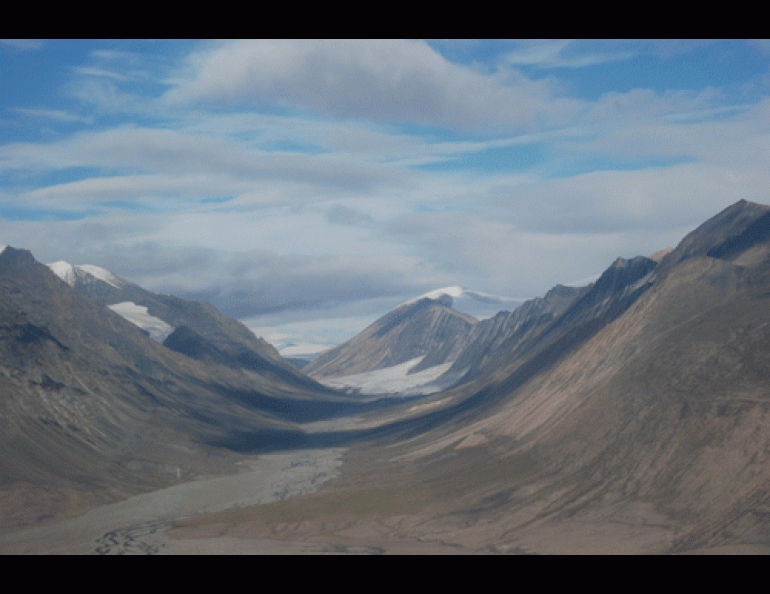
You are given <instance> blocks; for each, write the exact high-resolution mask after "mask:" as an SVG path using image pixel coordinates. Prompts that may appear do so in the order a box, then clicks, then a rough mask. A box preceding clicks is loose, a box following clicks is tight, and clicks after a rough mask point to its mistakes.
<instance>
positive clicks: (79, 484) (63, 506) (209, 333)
mask: <svg viewBox="0 0 770 594" xmlns="http://www.w3.org/2000/svg"><path fill="white" fill-rule="evenodd" d="M128 304H130V307H126V305H128ZM137 311H140V312H144V316H142V317H140V318H139V319H136V317H135V313H136V312H137ZM126 314H127V315H126ZM148 321H149V322H150V327H149V329H148V326H147V322H148ZM161 325H165V328H166V329H167V330H166V332H164V333H165V334H166V336H165V338H164V339H163V340H162V342H159V340H160V339H161V338H162V337H163V334H158V333H154V332H153V330H154V329H156V328H158V327H160V326H161ZM0 374H2V381H1V382H0V423H1V424H2V433H1V434H0V493H2V495H0V496H1V497H2V499H0V501H4V504H3V505H0V525H2V526H3V528H6V529H7V528H9V527H14V526H22V525H26V524H28V523H35V522H37V521H39V520H40V519H45V518H50V517H59V516H60V515H61V514H66V513H70V512H72V511H73V510H77V509H81V508H82V507H83V506H88V505H93V504H94V503H96V502H106V501H112V500H114V499H116V498H122V497H125V496H127V495H128V494H132V493H136V492H140V491H143V490H147V489H154V488H158V487H159V486H164V485H168V484H170V483H172V482H174V481H176V480H178V479H185V478H190V477H192V476H196V475H198V474H200V473H205V472H214V471H217V472H225V471H228V468H230V469H231V468H232V463H233V462H232V460H231V459H229V458H228V456H227V455H226V452H224V451H223V450H221V449H219V450H217V449H215V448H213V447H211V446H209V445H207V444H208V443H210V442H212V441H215V440H217V439H220V438H221V437H222V436H223V435H225V434H227V433H228V431H234V430H241V429H244V428H248V429H250V430H253V429H254V428H257V427H262V428H272V429H287V428H290V427H293V426H295V424H296V420H297V419H298V418H303V415H304V416H307V414H308V413H306V412H303V407H302V406H300V403H302V402H304V403H305V407H304V408H305V409H309V410H310V411H312V410H314V409H313V406H314V405H315V406H316V407H317V406H321V407H323V406H324V405H328V406H330V407H332V408H333V407H334V406H338V405H339V403H340V402H342V401H341V400H340V398H339V397H338V395H336V394H335V393H334V392H332V391H331V390H329V389H328V388H325V387H323V386H322V385H320V384H318V383H316V382H315V381H313V380H311V379H310V378H308V377H307V376H305V375H304V374H301V373H299V372H298V371H297V370H296V368H294V367H293V366H292V365H291V364H290V363H288V362H286V361H285V360H283V359H282V358H281V357H280V355H279V354H278V353H277V351H276V350H275V349H274V348H273V347H272V346H270V345H269V344H267V343H266V342H265V341H263V340H261V339H259V338H257V337H255V336H254V335H253V334H252V333H251V332H250V331H249V330H248V329H247V328H246V327H245V326H244V325H243V324H241V323H240V322H237V321H236V320H233V319H230V318H227V317H225V316H223V315H222V314H221V313H219V312H218V311H216V310H215V309H214V308H213V307H212V306H210V305H208V304H204V303H195V302H189V301H185V300H183V299H180V298H177V297H173V296H170V295H159V294H154V293H152V292H150V291H146V290H144V289H142V288H140V287H138V286H136V285H134V284H132V283H130V282H128V281H125V280H123V279H120V278H118V277H116V276H114V275H112V274H111V273H109V272H107V271H105V270H104V269H100V268H97V267H89V266H70V265H68V264H66V263H62V262H58V263H55V264H52V265H51V266H50V267H49V266H46V265H44V264H42V263H40V262H38V261H37V260H36V259H35V258H34V256H33V255H32V254H31V253H30V252H29V251H27V250H24V249H16V248H13V247H10V246H9V247H5V248H4V249H3V251H2V252H1V253H0ZM309 414H311V416H312V412H311V413H309Z"/></svg>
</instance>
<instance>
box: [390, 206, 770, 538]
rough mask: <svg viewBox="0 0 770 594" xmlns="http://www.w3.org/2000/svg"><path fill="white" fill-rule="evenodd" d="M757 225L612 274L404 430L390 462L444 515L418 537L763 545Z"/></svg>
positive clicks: (761, 249)
mask: <svg viewBox="0 0 770 594" xmlns="http://www.w3.org/2000/svg"><path fill="white" fill-rule="evenodd" d="M769 222H770V207H768V206H764V205H759V204H754V203H749V202H745V201H741V202H738V203H736V204H734V205H732V206H731V207H729V208H727V209H725V210H724V211H723V212H721V213H719V214H717V215H716V216H715V217H713V218H711V219H709V220H708V221H706V222H705V223H704V224H703V225H701V226H699V227H698V228H697V229H695V230H694V231H692V232H691V233H690V234H688V235H687V236H686V237H685V238H684V239H683V240H682V241H681V242H680V244H679V245H678V246H677V247H676V248H675V249H673V250H671V251H668V252H667V253H662V254H656V255H655V257H654V258H645V257H639V258H633V259H631V260H623V259H619V260H617V261H616V262H614V263H613V264H612V265H611V266H610V267H609V268H608V269H607V270H606V271H605V273H604V274H602V276H601V277H600V278H599V279H598V280H597V281H596V282H595V283H594V284H593V285H591V286H590V287H589V288H588V290H586V291H585V292H584V293H583V294H582V295H581V296H579V297H578V298H577V299H576V300H574V301H573V302H571V304H570V305H569V306H568V307H567V308H566V309H564V311H563V312H562V313H561V314H559V315H556V316H554V317H553V318H551V319H550V320H545V321H544V322H542V323H535V324H533V325H532V329H531V330H530V331H528V332H527V331H524V332H520V333H516V332H513V333H510V334H509V336H508V337H507V338H505V339H504V340H503V341H502V342H500V343H499V344H497V345H496V347H495V348H494V350H491V351H489V352H487V353H486V355H485V356H484V357H481V358H478V357H477V358H476V359H475V360H474V362H473V363H472V365H474V366H475V367H474V368H472V369H473V370H474V373H473V375H472V378H471V379H469V380H468V381H465V382H463V383H460V384H458V385H457V386H455V387H453V388H451V389H449V390H447V391H444V392H442V393H440V394H438V395H436V396H435V397H434V398H433V402H434V403H435V406H433V407H431V408H429V409H426V410H429V412H426V413H425V414H424V415H422V416H421V417H419V418H414V419H412V420H411V421H409V422H404V423H403V424H402V425H401V431H402V436H404V437H406V436H409V437H410V439H411V440H412V441H410V442H409V444H410V445H409V448H408V450H402V454H401V455H402V456H404V458H405V459H408V460H409V461H410V462H409V463H410V464H411V465H413V466H412V468H414V473H415V475H416V476H420V477H423V478H422V480H425V481H430V484H434V485H453V487H452V491H451V492H452V493H453V497H454V498H455V499H456V500H457V501H458V502H459V503H457V504H456V505H452V506H451V507H450V511H445V512H444V516H442V517H443V518H448V517H452V518H455V520H454V521H453V523H451V526H450V528H446V527H445V528H441V529H439V527H440V526H442V524H441V523H436V522H434V523H433V524H432V526H433V527H434V528H433V529H434V530H435V532H437V533H440V534H441V536H440V538H442V539H443V540H444V541H445V542H447V541H448V542H456V543H462V542H474V543H476V546H481V544H483V543H487V544H488V545H489V546H495V547H503V548H505V547H508V548H516V547H518V546H522V545H526V546H527V547H530V548H535V549H539V550H542V551H550V552H576V551H581V550H582V551H594V552H595V551H605V552H613V551H615V552H617V551H632V552H643V551H658V552H662V551H666V552H676V551H687V550H692V549H698V548H709V547H724V546H738V545H747V546H748V545H752V546H753V545H770V515H768V513H767V510H768V509H770V423H768V420H770V417H769V416H768V415H770V391H769V390H768V386H770V231H768V229H769V228H770V227H769V226H768V223H769ZM404 443H407V442H404ZM391 455H396V452H393V451H391ZM482 461H483V465H482V466H480V464H482ZM482 467H483V472H481V471H480V468H482ZM471 476H473V477H474V478H473V480H472V481H471V480H464V479H463V478H461V477H465V478H466V479H469V478H470V477H471ZM459 485H462V487H461V486H459ZM448 488H449V487H446V489H448ZM443 526H446V520H445V521H444V524H443ZM436 538H438V536H436Z"/></svg>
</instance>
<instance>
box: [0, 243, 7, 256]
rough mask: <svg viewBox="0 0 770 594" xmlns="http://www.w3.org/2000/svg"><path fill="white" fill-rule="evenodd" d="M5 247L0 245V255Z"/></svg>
mask: <svg viewBox="0 0 770 594" xmlns="http://www.w3.org/2000/svg"><path fill="white" fill-rule="evenodd" d="M7 247H8V246H7V245H0V254H2V253H3V252H4V251H5V248H7Z"/></svg>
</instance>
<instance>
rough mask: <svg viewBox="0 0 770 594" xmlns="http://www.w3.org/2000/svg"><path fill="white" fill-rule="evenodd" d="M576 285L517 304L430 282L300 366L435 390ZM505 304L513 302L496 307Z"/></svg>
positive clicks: (327, 374) (360, 381)
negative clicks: (428, 286) (480, 314)
mask: <svg viewBox="0 0 770 594" xmlns="http://www.w3.org/2000/svg"><path fill="white" fill-rule="evenodd" d="M584 290H585V289H583V288H573V287H565V286H562V285H558V286H557V287H555V288H554V289H552V290H551V291H549V292H548V294H547V295H546V296H545V297H544V298H539V297H538V298H535V299H532V300H529V301H526V302H525V303H523V304H520V302H521V301H522V300H520V299H509V298H504V297H497V296H493V295H488V294H485V293H481V292H478V291H472V290H469V289H466V288H463V287H458V286H452V287H445V288H443V289H437V290H435V291H431V292H429V293H426V294H424V295H421V296H420V297H417V298H415V299H411V300H409V301H407V302H405V303H402V304H401V305H399V306H398V307H396V308H395V309H393V310H392V311H390V312H389V313H387V314H386V315H384V316H383V317H381V318H380V319H378V320H377V321H375V322H374V323H373V324H371V325H370V326H369V327H367V328H366V329H364V330H363V331H362V332H361V333H360V334H358V335H357V336H355V337H354V338H352V339H351V340H349V341H347V342H345V343H343V344H341V345H339V346H337V347H335V348H333V349H330V350H328V351H326V352H325V353H322V354H321V355H320V356H318V357H317V358H316V359H314V360H313V361H312V362H311V363H309V364H307V365H306V366H304V367H303V371H304V372H306V373H307V374H308V375H310V376H311V377H314V378H316V379H319V380H323V381H324V382H325V383H327V384H328V385H334V386H335V387H344V386H348V387H359V388H362V390H363V391H364V392H365V393H367V392H373V393H377V392H404V391H406V392H411V393H414V392H415V390H416V391H418V392H420V393H426V392H427V391H436V390H437V389H439V388H441V387H447V386H449V385H452V384H454V383H456V382H457V381H459V380H461V378H463V377H464V376H465V375H466V373H467V372H468V371H469V369H471V368H473V367H474V366H476V365H478V360H481V359H484V357H485V356H486V354H487V353H489V352H497V351H498V347H499V346H500V344H501V343H502V342H504V341H505V339H506V338H508V337H509V335H511V334H515V333H516V332H517V331H518V332H521V331H523V330H524V329H528V330H529V329H531V326H532V325H533V324H535V323H537V324H543V323H544V322H545V321H547V320H551V319H552V318H553V317H554V316H555V315H557V314H559V313H561V312H562V311H563V310H564V309H565V308H566V307H567V305H568V304H570V303H571V302H572V301H574V300H575V299H576V298H577V297H578V296H579V295H581V294H582V292H584ZM458 304H459V307H461V308H462V309H463V310H466V311H467V310H472V311H475V312H483V313H486V314H493V317H489V318H486V319H483V320H478V319H476V318H475V317H473V316H471V315H468V314H467V313H462V312H461V311H458V309H459V308H457V305H458ZM505 305H509V306H510V305H516V306H518V307H516V308H515V309H514V311H513V312H511V311H507V310H504V309H503V310H502V311H501V308H502V307H504V306H505ZM500 352H502V351H500Z"/></svg>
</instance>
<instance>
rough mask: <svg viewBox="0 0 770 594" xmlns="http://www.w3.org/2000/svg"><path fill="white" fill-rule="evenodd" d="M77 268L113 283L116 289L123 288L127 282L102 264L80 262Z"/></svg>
mask: <svg viewBox="0 0 770 594" xmlns="http://www.w3.org/2000/svg"><path fill="white" fill-rule="evenodd" d="M75 268H76V269H78V270H82V271H83V272H87V273H88V274H90V275H91V276H93V277H95V278H98V279H99V280H101V281H104V282H105V283H108V284H110V285H112V286H113V287H115V288H116V289H120V288H122V286H123V285H124V284H125V283H123V282H122V281H121V279H119V278H118V277H117V276H115V275H114V274H112V273H111V272H110V271H109V270H106V269H105V268H102V267H100V266H94V265H93V264H80V265H78V266H75Z"/></svg>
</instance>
